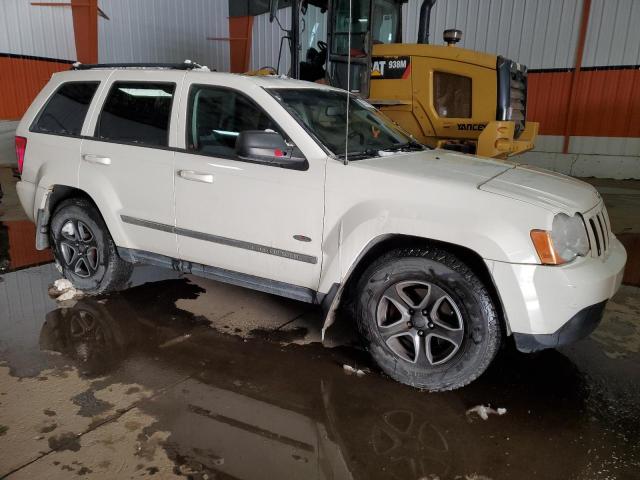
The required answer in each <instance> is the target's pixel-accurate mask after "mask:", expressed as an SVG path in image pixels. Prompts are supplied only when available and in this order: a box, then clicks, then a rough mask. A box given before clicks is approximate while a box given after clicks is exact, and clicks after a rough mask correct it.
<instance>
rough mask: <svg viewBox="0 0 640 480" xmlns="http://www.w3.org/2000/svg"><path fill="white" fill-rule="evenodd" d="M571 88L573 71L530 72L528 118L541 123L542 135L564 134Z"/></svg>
mask: <svg viewBox="0 0 640 480" xmlns="http://www.w3.org/2000/svg"><path fill="white" fill-rule="evenodd" d="M570 88H571V72H542V73H533V72H531V73H530V74H529V79H528V96H527V120H531V121H534V122H539V123H540V134H541V135H562V132H563V131H564V123H565V119H566V116H567V107H568V105H569V90H570Z"/></svg>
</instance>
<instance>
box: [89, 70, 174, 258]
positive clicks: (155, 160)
mask: <svg viewBox="0 0 640 480" xmlns="http://www.w3.org/2000/svg"><path fill="white" fill-rule="evenodd" d="M182 76H184V72H157V71H156V72H154V78H153V81H151V80H145V79H144V74H143V73H140V72H134V71H122V72H120V71H117V72H115V73H114V74H113V75H112V76H111V78H110V79H109V84H108V85H107V88H106V89H105V90H104V92H105V93H104V94H103V96H104V98H103V99H101V101H100V102H99V105H101V107H100V108H101V110H100V111H99V112H97V113H96V115H94V117H95V118H94V119H93V124H94V125H93V127H92V129H91V130H90V131H91V132H93V136H92V138H90V139H85V140H83V142H82V148H81V162H80V169H79V184H80V188H81V189H82V190H84V191H86V192H87V193H88V194H89V195H90V196H91V197H92V198H93V199H94V201H95V202H96V203H97V204H98V207H99V208H100V211H101V212H102V213H103V215H104V216H105V221H106V222H107V225H108V226H109V229H110V231H111V234H112V236H113V237H114V240H115V242H116V244H117V245H118V246H121V247H127V248H130V249H135V250H143V251H149V252H153V253H157V254H161V255H165V256H168V257H172V258H175V257H177V245H176V236H175V233H173V227H174V224H175V211H174V204H173V178H174V177H173V155H174V152H173V151H172V150H170V149H169V148H168V146H169V138H170V126H171V125H170V123H171V122H170V118H171V110H172V108H177V106H176V105H175V104H176V103H177V102H173V99H174V95H175V94H176V93H177V92H179V88H180V82H181V78H182ZM173 128H175V127H173Z"/></svg>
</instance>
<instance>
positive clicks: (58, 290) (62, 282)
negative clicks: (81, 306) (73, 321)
mask: <svg viewBox="0 0 640 480" xmlns="http://www.w3.org/2000/svg"><path fill="white" fill-rule="evenodd" d="M82 295H83V293H82V291H81V290H77V289H76V288H75V287H74V286H73V284H72V283H71V282H70V281H69V280H67V279H66V278H60V279H58V280H56V281H55V282H53V284H52V285H50V286H49V296H50V297H51V298H55V299H56V300H57V301H58V302H65V301H67V300H73V299H74V298H78V297H81V296H82Z"/></svg>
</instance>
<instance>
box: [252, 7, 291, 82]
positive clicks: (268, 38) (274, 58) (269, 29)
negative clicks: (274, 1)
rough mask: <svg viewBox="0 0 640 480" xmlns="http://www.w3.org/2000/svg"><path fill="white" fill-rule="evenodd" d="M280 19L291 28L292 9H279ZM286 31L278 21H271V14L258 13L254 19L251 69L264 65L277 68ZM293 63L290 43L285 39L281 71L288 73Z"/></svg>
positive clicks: (284, 25) (285, 25)
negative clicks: (281, 28)
mask: <svg viewBox="0 0 640 480" xmlns="http://www.w3.org/2000/svg"><path fill="white" fill-rule="evenodd" d="M278 21H279V22H280V24H281V25H282V26H283V27H284V28H291V9H290V8H284V9H282V10H280V11H278ZM283 36H284V33H283V32H282V30H280V28H279V27H278V23H277V22H275V21H274V22H273V23H271V22H269V14H268V13H265V14H263V15H258V16H257V17H255V18H254V19H253V44H252V46H251V63H250V65H251V69H252V70H257V69H259V68H262V67H273V68H277V65H278V52H279V49H280V41H281V39H282V37H283ZM290 63H291V55H289V44H288V43H287V42H286V41H285V43H284V44H283V45H282V56H281V58H280V73H283V74H285V73H287V72H288V71H289V65H290Z"/></svg>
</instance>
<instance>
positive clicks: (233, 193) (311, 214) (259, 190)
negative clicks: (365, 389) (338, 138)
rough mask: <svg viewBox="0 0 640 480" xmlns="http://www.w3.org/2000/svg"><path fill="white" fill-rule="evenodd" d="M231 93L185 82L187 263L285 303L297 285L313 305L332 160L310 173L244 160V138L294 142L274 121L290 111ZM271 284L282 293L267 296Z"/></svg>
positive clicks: (180, 208) (178, 184)
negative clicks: (256, 133) (252, 133)
mask: <svg viewBox="0 0 640 480" xmlns="http://www.w3.org/2000/svg"><path fill="white" fill-rule="evenodd" d="M223 81H225V80H223ZM227 83H228V85H216V86H213V85H198V84H195V83H194V84H191V85H189V81H188V80H187V81H185V88H184V90H183V95H182V99H181V105H183V111H182V115H181V117H182V118H185V119H186V120H185V121H184V123H183V127H184V129H185V130H186V145H185V153H179V152H176V157H175V192H176V194H175V195H176V232H177V233H178V251H179V254H180V258H181V259H183V260H186V261H190V262H196V263H200V264H204V265H208V266H213V267H215V268H216V269H219V270H220V271H223V274H224V272H226V271H231V272H234V273H240V274H241V275H243V276H244V277H241V278H242V279H243V281H244V283H245V284H246V283H247V282H248V283H251V282H255V283H254V286H256V287H257V288H259V289H263V290H266V291H272V292H275V293H278V291H277V290H278V289H282V288H284V289H286V288H287V285H290V286H293V287H303V288H305V289H308V290H309V295H312V293H311V292H312V291H314V290H316V289H317V287H318V282H319V276H320V267H321V259H322V256H321V243H322V221H323V215H324V193H323V191H324V190H323V189H324V167H325V162H326V157H325V158H324V159H323V161H320V160H318V159H315V161H309V162H308V167H306V169H303V170H292V169H287V168H282V167H278V166H274V165H269V164H268V163H254V162H249V161H243V160H242V159H240V158H239V157H238V156H237V155H236V151H235V142H236V139H237V137H238V135H239V134H240V132H242V131H245V130H267V129H271V130H274V131H277V132H279V133H281V134H283V136H284V137H285V138H292V137H290V136H289V135H288V134H287V132H285V131H283V130H282V128H281V127H280V126H279V125H278V124H277V123H276V122H275V121H274V120H273V119H272V117H271V116H270V115H268V114H267V113H266V111H265V108H266V109H267V110H268V111H270V112H273V111H274V109H279V110H280V111H281V112H284V110H283V109H282V108H281V107H280V106H279V105H278V104H277V103H276V101H275V100H274V99H273V98H272V97H271V96H270V95H269V94H268V93H266V92H265V91H264V90H263V89H262V88H258V87H256V88H255V89H254V90H252V91H251V95H245V93H243V92H241V91H239V90H236V89H235V88H233V84H232V83H231V80H228V81H227ZM256 99H257V100H256ZM260 102H262V105H261V104H260ZM263 106H265V107H263ZM285 115H286V114H285ZM289 121H291V118H290V117H289ZM297 134H299V132H298V133H297ZM303 153H304V152H303ZM225 278H226V279H227V280H233V277H232V276H231V277H228V278H227V277H225ZM265 280H275V281H276V282H275V283H271V285H272V286H274V288H263V287H264V286H265ZM239 283H240V284H242V282H239ZM266 283H267V284H268V283H269V282H266ZM282 284H285V285H282ZM294 290H295V288H294ZM280 293H282V294H284V295H285V296H290V297H294V298H300V299H304V300H309V298H305V297H304V295H297V294H290V293H286V292H280Z"/></svg>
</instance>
